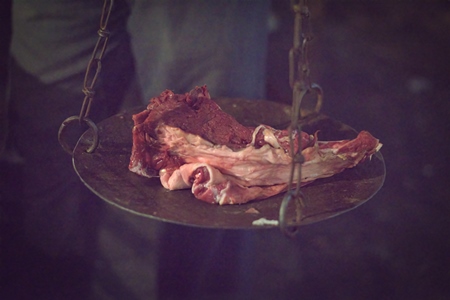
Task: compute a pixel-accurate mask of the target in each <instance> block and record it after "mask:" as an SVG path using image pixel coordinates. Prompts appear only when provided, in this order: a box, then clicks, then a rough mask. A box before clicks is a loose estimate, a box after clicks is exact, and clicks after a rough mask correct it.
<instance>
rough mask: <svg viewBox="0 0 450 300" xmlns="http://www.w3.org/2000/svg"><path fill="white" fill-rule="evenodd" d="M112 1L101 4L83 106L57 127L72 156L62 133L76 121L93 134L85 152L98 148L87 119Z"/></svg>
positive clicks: (84, 84) (93, 126) (102, 53)
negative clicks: (78, 112) (96, 36)
mask: <svg viewBox="0 0 450 300" xmlns="http://www.w3.org/2000/svg"><path fill="white" fill-rule="evenodd" d="M113 4H114V0H104V3H103V9H102V14H101V17H100V28H99V30H98V31H97V33H98V39H97V43H96V45H95V47H94V50H93V52H92V56H91V58H90V60H89V62H88V65H87V68H86V73H85V75H84V82H83V90H82V91H83V93H84V95H85V96H84V100H83V104H82V106H81V110H80V114H79V115H78V116H72V117H69V118H67V119H65V120H64V121H63V122H62V124H61V126H60V127H59V131H58V140H59V143H60V144H61V146H62V147H63V149H64V150H65V151H66V152H67V153H69V154H71V155H72V153H73V149H72V148H71V147H70V146H69V145H68V143H67V142H66V141H65V140H64V133H65V131H66V129H67V126H68V125H69V124H70V123H73V122H75V121H78V123H79V125H80V126H81V125H82V122H84V123H85V124H86V125H88V126H89V128H91V129H92V130H93V132H94V137H93V141H92V144H91V146H90V147H89V148H88V149H87V150H86V152H88V153H92V152H94V151H95V149H96V148H97V146H98V143H99V134H98V128H97V125H95V123H94V122H93V121H92V120H91V119H89V111H90V110H91V105H92V102H93V100H94V95H95V91H94V87H95V83H96V82H97V79H98V76H99V74H100V71H101V68H102V58H103V55H104V54H105V51H106V46H107V44H108V39H109V35H110V32H109V31H108V30H107V27H108V21H109V16H110V15H111V11H112V8H113Z"/></svg>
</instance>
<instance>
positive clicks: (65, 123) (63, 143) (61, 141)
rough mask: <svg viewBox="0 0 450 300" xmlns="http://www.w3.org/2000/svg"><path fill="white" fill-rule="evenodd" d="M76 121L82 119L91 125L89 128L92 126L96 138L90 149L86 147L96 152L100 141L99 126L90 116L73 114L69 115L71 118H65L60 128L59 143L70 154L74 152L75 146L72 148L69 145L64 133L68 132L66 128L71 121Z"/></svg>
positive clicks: (88, 151) (88, 150)
mask: <svg viewBox="0 0 450 300" xmlns="http://www.w3.org/2000/svg"><path fill="white" fill-rule="evenodd" d="M75 121H77V122H78V123H81V121H83V122H84V123H86V124H87V125H88V126H89V128H91V129H92V130H93V131H94V138H93V140H92V145H91V146H90V147H89V148H88V149H86V152H87V153H92V152H94V151H95V149H97V147H98V142H99V134H98V127H97V125H95V123H94V122H93V121H92V120H91V119H89V118H82V119H80V117H79V116H72V117H69V118H67V119H65V120H64V121H63V122H62V124H61V126H60V127H59V130H58V141H59V144H60V145H61V147H63V149H64V151H66V152H67V153H69V154H70V155H72V154H73V148H71V147H70V146H69V144H68V143H67V142H66V140H65V139H64V133H65V132H66V129H67V127H68V125H69V124H70V123H73V122H75Z"/></svg>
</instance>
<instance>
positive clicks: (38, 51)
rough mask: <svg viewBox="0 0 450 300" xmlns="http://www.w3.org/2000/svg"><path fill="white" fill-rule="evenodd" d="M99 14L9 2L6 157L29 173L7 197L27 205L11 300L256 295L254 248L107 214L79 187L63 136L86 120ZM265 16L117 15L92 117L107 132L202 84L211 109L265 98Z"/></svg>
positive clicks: (234, 7)
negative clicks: (10, 152) (251, 265)
mask: <svg viewBox="0 0 450 300" xmlns="http://www.w3.org/2000/svg"><path fill="white" fill-rule="evenodd" d="M102 6H103V1H91V0H82V1H70V0H51V1H45V2H43V1H37V0H14V1H13V5H12V40H11V45H10V56H11V60H10V64H9V87H8V89H9V93H8V98H7V103H8V104H9V110H10V114H9V124H8V127H9V131H8V149H15V151H16V152H17V153H18V155H20V157H21V159H23V163H22V165H21V167H20V169H21V172H20V173H19V174H16V178H17V181H15V180H11V182H17V186H16V187H15V188H14V189H13V188H11V191H13V190H14V191H20V193H15V194H14V195H9V197H10V198H12V199H14V201H17V202H18V203H19V205H18V206H17V207H18V210H19V212H18V213H17V214H13V215H16V216H20V217H21V222H20V225H18V226H19V229H18V232H19V234H18V236H16V237H15V238H16V239H19V240H20V241H21V245H22V248H21V249H22V252H18V253H17V255H16V257H15V258H14V259H13V260H12V262H11V263H10V266H11V268H12V269H11V270H12V273H11V274H13V275H14V274H17V279H19V281H18V284H17V286H15V285H14V284H12V285H11V286H10V287H9V288H10V292H11V293H13V295H16V296H17V295H21V294H24V293H25V294H24V295H36V296H37V297H42V298H45V299H56V298H58V299H62V298H64V299H85V298H91V299H125V298H126V299H154V298H157V297H158V296H159V297H160V298H162V299H199V298H201V297H208V296H212V297H213V296H217V295H215V294H217V293H220V294H222V295H229V296H231V297H233V296H239V295H243V294H245V293H248V292H249V291H248V290H246V289H245V287H243V286H242V285H243V284H245V283H248V280H250V279H249V278H250V277H251V272H250V271H251V270H244V269H242V268H245V264H242V261H243V260H245V259H246V254H245V253H246V252H245V251H247V250H248V249H249V247H251V239H247V238H246V237H245V234H239V233H237V232H228V231H221V230H218V231H215V230H201V229H195V228H184V227H182V226H177V225H170V224H161V223H159V222H157V221H154V220H151V219H146V218H142V217H140V216H135V215H132V214H130V213H128V212H125V211H122V210H120V209H117V208H115V207H112V206H110V205H108V204H106V203H105V202H104V201H101V200H100V199H98V198H97V197H96V196H95V195H94V194H93V193H92V192H90V191H89V190H88V189H87V188H86V187H84V186H83V184H82V183H81V181H80V179H79V178H78V177H77V175H76V173H75V172H74V170H73V167H72V164H71V159H70V157H69V156H68V155H67V153H65V152H64V151H63V149H62V148H61V146H60V145H59V143H58V140H57V133H58V129H59V126H60V125H61V123H62V121H63V120H64V119H66V118H67V117H68V116H71V115H74V114H75V115H76V114H78V112H79V109H80V108H81V103H82V100H83V95H82V93H81V88H82V84H83V78H84V73H85V70H86V66H87V62H88V60H89V58H90V56H91V54H92V50H93V49H94V45H95V43H96V41H97V36H95V32H96V31H97V30H98V28H99V20H100V14H101V10H102ZM268 13H269V1H261V0H254V1H250V0H245V1H244V0H241V1H238V0H234V1H233V0H217V1H200V0H188V1H177V0H170V1H166V0H160V1H158V0H155V1H144V0H142V1H140V0H135V1H131V0H130V1H125V0H123V1H115V4H114V7H113V11H112V14H111V17H110V20H109V25H108V29H109V30H110V31H111V37H110V40H109V43H108V48H107V52H106V54H105V56H104V58H103V60H102V66H103V67H102V72H101V73H100V77H99V80H98V82H97V84H96V86H95V88H94V90H95V98H94V102H93V107H92V110H91V114H90V117H91V118H92V119H93V121H94V122H98V121H100V120H102V119H104V118H107V117H109V116H111V115H113V114H114V113H117V112H118V111H119V110H120V109H121V108H122V109H123V108H126V107H130V106H135V105H142V104H144V103H146V102H147V100H148V99H150V98H151V97H153V96H156V95H158V94H159V93H161V92H162V91H164V90H165V89H171V90H173V91H175V92H176V93H184V92H187V91H189V90H190V89H192V88H193V87H195V86H197V85H203V84H206V85H207V86H208V89H209V91H210V93H211V95H212V96H213V97H224V96H226V97H236V96H239V97H245V98H250V99H261V98H264V88H265V61H266V44H267V24H266V23H267V15H268ZM77 134H78V133H76V134H74V135H75V136H76V137H79V135H77ZM130 134H131V132H130ZM14 245H17V244H14ZM201 245H208V247H207V248H205V247H201ZM245 249H247V250H245ZM216 252H220V253H221V255H222V257H221V258H218V257H217V256H216V254H217V253H216ZM224 253H225V254H224ZM208 272H212V273H208ZM245 274H247V275H245ZM214 276H218V277H217V278H216V279H214ZM230 276H235V278H234V279H232V278H228V277H230ZM246 276H247V277H246ZM46 277H47V278H46ZM50 277H52V278H50ZM227 279H228V281H227ZM205 280H206V281H205ZM203 282H205V283H203ZM239 282H241V284H240V283H239ZM206 285H209V287H208V286H206ZM23 286H26V287H28V290H27V289H26V288H25V289H22V290H19V288H20V287H23ZM27 293H29V294H27Z"/></svg>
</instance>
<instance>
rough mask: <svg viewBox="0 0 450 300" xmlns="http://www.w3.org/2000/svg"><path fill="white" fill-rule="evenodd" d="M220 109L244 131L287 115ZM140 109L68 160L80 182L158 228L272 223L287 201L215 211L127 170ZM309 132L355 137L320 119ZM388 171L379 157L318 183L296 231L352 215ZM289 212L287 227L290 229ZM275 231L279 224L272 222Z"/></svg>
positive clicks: (271, 106) (265, 106) (242, 103)
mask: <svg viewBox="0 0 450 300" xmlns="http://www.w3.org/2000/svg"><path fill="white" fill-rule="evenodd" d="M216 101H217V102H218V104H219V105H220V106H221V107H222V109H223V110H224V111H226V112H228V113H230V114H231V115H233V116H234V117H235V118H236V119H237V120H238V121H239V122H241V123H242V124H244V125H249V126H250V125H258V124H260V123H265V124H268V125H273V126H279V125H283V126H284V125H287V124H289V118H290V107H289V106H286V105H282V104H278V103H274V102H268V101H250V100H245V99H216ZM142 109H143V108H142V107H140V108H137V109H135V110H132V111H130V112H125V113H122V114H119V115H116V116H113V117H111V118H108V119H106V120H104V121H102V122H100V123H99V124H98V128H99V131H100V137H101V139H100V143H99V145H98V147H97V150H96V151H95V152H94V153H87V152H86V151H85V149H87V148H88V147H89V145H91V144H92V139H93V134H92V130H88V131H86V132H85V133H84V134H83V135H82V137H81V138H80V140H79V142H78V144H77V146H76V147H75V149H74V153H73V165H74V168H75V170H76V172H77V173H78V175H79V177H80V178H81V180H82V181H83V182H84V183H85V184H86V186H88V187H89V188H90V189H91V190H92V191H93V192H94V193H95V194H97V195H98V196H99V197H100V198H102V199H103V200H105V201H107V202H109V203H111V204H113V205H116V206H118V207H120V208H122V209H125V210H127V211H129V212H132V213H135V214H138V215H142V216H145V217H150V218H155V219H158V220H161V221H166V222H172V223H178V224H183V225H189V226H200V227H209V228H230V229H239V228H241V229H250V228H264V227H266V226H256V225H253V221H255V220H258V219H261V218H265V219H267V220H270V221H275V220H276V221H277V220H278V217H279V209H280V205H281V201H282V199H283V196H284V193H282V194H280V195H278V196H274V197H271V198H268V199H265V200H260V201H254V202H250V203H247V204H241V205H227V206H218V205H213V204H208V203H205V202H202V201H200V200H197V199H196V198H195V197H194V196H193V195H192V194H191V191H190V190H179V191H168V190H166V189H164V188H163V187H162V186H161V183H160V181H159V178H151V179H149V178H145V177H142V176H139V175H136V174H135V173H132V172H130V171H129V170H128V163H129V158H130V154H131V146H132V134H131V129H132V126H133V121H132V119H131V116H132V114H133V113H136V112H138V111H141V110H142ZM302 127H303V129H304V130H305V131H307V132H313V131H315V130H317V129H320V132H321V134H320V137H321V139H334V140H337V139H346V138H353V137H355V136H356V132H355V131H354V130H353V129H351V128H350V127H349V126H346V125H344V124H342V123H340V122H337V121H335V120H333V119H330V118H328V117H326V116H324V115H322V114H316V115H312V116H310V117H309V118H308V119H306V120H305V123H304V124H303V125H302ZM384 178H385V166H384V160H383V157H382V155H381V153H377V154H375V155H374V156H373V157H372V159H371V160H370V161H365V162H364V163H362V164H360V165H359V166H357V167H355V168H353V169H349V170H346V171H344V172H342V173H340V174H337V175H335V176H333V177H331V178H327V179H320V180H317V181H315V182H313V183H312V184H310V185H307V186H306V187H304V188H302V191H303V193H304V194H305V195H306V197H305V198H306V199H307V200H306V202H305V208H304V211H303V212H302V219H301V222H300V225H304V224H309V223H313V222H317V221H321V220H324V219H327V218H330V217H333V216H336V215H338V214H341V213H343V212H346V211H348V210H350V209H353V208H355V207H357V206H358V205H360V204H362V203H364V202H365V201H367V200H368V199H370V198H371V197H372V196H373V195H374V194H375V193H376V192H377V191H378V190H379V189H380V188H381V186H382V185H383V182H384ZM295 218H296V212H295V207H294V205H292V208H291V209H288V210H287V212H286V219H287V220H292V221H293V222H294V221H295ZM271 224H272V225H268V226H274V225H276V224H277V222H271Z"/></svg>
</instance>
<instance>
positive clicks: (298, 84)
mask: <svg viewBox="0 0 450 300" xmlns="http://www.w3.org/2000/svg"><path fill="white" fill-rule="evenodd" d="M300 2H302V3H300ZM306 2H307V0H301V1H299V2H296V1H294V0H291V5H292V9H293V11H294V13H295V20H294V40H293V47H292V48H291V50H290V51H289V84H290V86H291V88H292V111H291V124H290V126H289V145H290V153H291V155H292V167H291V172H290V177H289V182H288V191H287V192H286V195H285V197H284V198H283V202H282V203H281V206H280V216H279V224H280V228H281V230H282V231H283V233H285V234H286V235H288V236H292V235H294V234H295V233H296V232H297V227H293V226H290V225H289V224H288V220H286V213H287V209H288V205H289V203H290V202H292V201H295V205H296V220H295V223H296V224H299V223H300V221H301V219H302V208H303V207H304V206H305V204H304V203H305V201H304V200H305V197H306V196H305V195H304V193H303V192H302V191H301V190H300V186H301V178H302V177H301V174H302V171H301V169H302V168H301V165H302V163H303V162H304V157H303V155H302V153H301V150H302V147H301V134H300V133H301V131H302V129H301V124H300V122H299V117H305V116H306V115H307V114H308V113H306V112H304V111H302V109H301V102H302V100H303V99H304V97H305V96H306V95H307V94H308V93H310V92H311V91H315V92H316V93H317V102H316V107H315V111H316V112H319V110H320V108H321V106H322V98H323V93H322V89H321V88H320V86H318V85H317V84H315V83H311V79H310V71H309V63H308V44H309V42H310V41H311V40H312V38H313V37H312V35H311V32H310V23H309V18H310V12H309V9H308V7H307V3H306ZM295 144H297V145H298V146H297V147H295ZM295 180H296V186H295V190H293V185H294V181H295Z"/></svg>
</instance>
